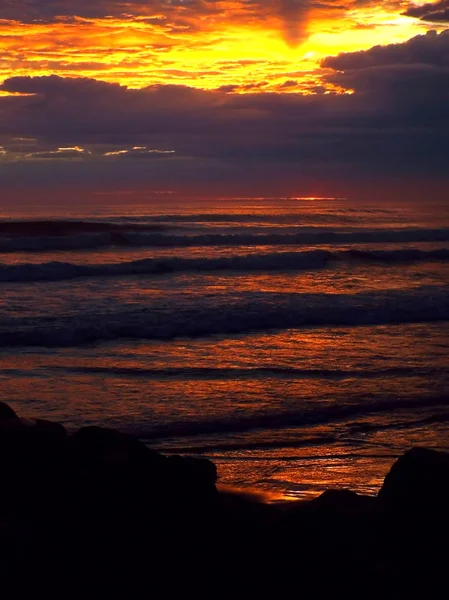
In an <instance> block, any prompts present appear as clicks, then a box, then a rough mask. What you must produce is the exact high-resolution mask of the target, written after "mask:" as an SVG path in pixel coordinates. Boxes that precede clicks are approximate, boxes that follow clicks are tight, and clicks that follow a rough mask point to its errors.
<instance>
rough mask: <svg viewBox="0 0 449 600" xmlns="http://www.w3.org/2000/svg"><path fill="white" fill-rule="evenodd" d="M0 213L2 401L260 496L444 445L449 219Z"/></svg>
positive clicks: (371, 475)
mask: <svg viewBox="0 0 449 600" xmlns="http://www.w3.org/2000/svg"><path fill="white" fill-rule="evenodd" d="M1 202H2V203H1V205H0V400H3V401H5V402H7V403H9V404H10V405H11V406H12V407H13V408H14V409H15V410H16V411H17V412H18V413H19V414H20V415H21V416H23V417H28V418H41V419H51V420H57V421H61V422H63V423H64V424H65V425H66V426H67V427H68V429H73V428H76V427H80V426H83V425H92V424H96V425H102V426H106V427H114V428H119V429H120V430H122V431H125V432H130V433H133V434H135V435H138V436H139V437H140V438H141V439H143V440H144V441H145V442H146V443H148V444H149V445H151V447H154V448H157V449H160V450H161V451H163V452H166V453H188V454H193V455H201V456H206V457H210V458H211V459H212V460H213V461H214V462H215V463H216V465H217V467H218V473H219V478H220V482H221V484H222V485H223V486H230V487H236V488H251V489H254V490H260V491H261V492H262V493H265V494H267V496H268V497H270V498H273V499H275V498H292V499H293V498H300V497H309V496H312V495H315V494H317V493H320V492H321V491H323V490H325V489H329V488H350V489H353V490H355V491H358V492H361V493H368V494H373V493H375V492H376V491H377V490H378V488H379V487H380V485H381V483H382V480H383V477H384V475H385V473H386V471H387V470H388V468H389V467H390V465H391V464H392V463H393V462H394V460H395V458H396V457H397V456H399V455H400V454H401V453H402V452H404V451H405V450H407V449H408V448H410V447H412V446H414V445H422V446H427V447H430V448H435V449H446V450H449V386H448V384H449V360H448V340H449V207H448V206H447V205H446V206H444V205H441V204H440V205H438V204H436V203H434V204H432V203H431V202H430V201H426V202H425V203H424V202H423V204H422V205H420V204H416V203H415V204H410V203H406V202H402V203H400V202H398V203H397V204H395V205H392V204H387V203H385V202H379V203H378V204H376V205H372V204H369V205H368V204H364V203H363V202H362V201H360V202H358V203H356V202H350V201H348V200H344V199H299V198H295V199H293V198H234V199H229V198H225V199H223V198H222V199H220V198H213V199H212V198H210V199H201V200H194V199H184V200H182V199H178V200H177V199H175V198H173V197H171V196H153V197H149V198H144V197H139V198H137V199H136V198H135V197H134V196H132V195H130V196H129V197H128V196H125V197H122V198H121V199H120V201H118V200H117V198H115V199H114V197H112V196H111V197H110V198H108V197H107V196H105V195H102V196H98V201H97V202H92V201H89V202H84V203H83V200H82V198H80V201H79V203H77V204H76V206H74V205H73V204H71V205H70V207H68V206H67V204H65V205H64V202H63V200H61V201H60V202H59V203H58V202H53V204H52V203H50V202H49V203H48V205H46V204H44V205H43V204H39V206H36V205H33V203H32V202H29V203H28V204H22V205H20V204H19V205H17V204H15V205H14V204H13V203H12V202H11V203H10V204H8V201H7V199H6V200H5V199H2V201H1Z"/></svg>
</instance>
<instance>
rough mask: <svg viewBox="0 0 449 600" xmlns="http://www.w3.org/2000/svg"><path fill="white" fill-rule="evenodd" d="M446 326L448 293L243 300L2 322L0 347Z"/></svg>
mask: <svg viewBox="0 0 449 600" xmlns="http://www.w3.org/2000/svg"><path fill="white" fill-rule="evenodd" d="M446 320H449V287H437V286H423V287H420V288H417V289H415V290H407V291H404V290H401V291H397V290H390V291H387V292H383V293H382V292H376V293H363V294H353V295H348V294H295V293H290V294H288V293H278V294H276V293H250V292H248V293H246V294H242V295H239V296H237V297H235V296H234V297H225V298H221V297H216V298H213V299H211V298H209V297H206V298H202V299H199V298H197V297H195V298H194V299H189V297H188V296H187V297H186V298H185V301H183V303H182V304H179V302H176V301H175V302H174V303H170V302H164V303H161V304H159V305H158V304H154V305H151V307H149V308H146V307H144V306H139V307H138V308H136V307H135V306H133V305H129V306H123V305H122V306H120V305H119V306H117V307H115V308H114V307H111V308H110V309H108V310H107V311H101V310H100V309H98V310H93V309H92V310H91V311H86V310H85V311H83V312H77V313H75V314H69V315H64V316H61V317H58V318H57V319H54V318H51V317H31V318H21V317H8V318H4V319H3V320H2V321H0V346H3V347H5V346H49V347H60V346H73V345H82V344H86V343H97V342H106V341H112V340H119V339H148V340H151V339H157V340H171V339H174V338H177V337H203V336H215V335H235V334H244V333H250V332H253V331H268V330H280V329H290V328H299V327H311V326H340V325H341V326H361V325H381V324H389V325H393V324H399V323H415V322H433V321H446Z"/></svg>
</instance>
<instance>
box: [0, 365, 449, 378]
mask: <svg viewBox="0 0 449 600" xmlns="http://www.w3.org/2000/svg"><path fill="white" fill-rule="evenodd" d="M53 369H55V368H53ZM56 370H58V371H64V372H69V373H75V374H79V375H102V376H108V375H109V376H111V377H131V378H133V379H134V378H137V377H143V378H145V379H146V378H148V379H178V378H181V379H183V380H192V379H193V380H195V379H212V380H214V379H223V378H225V379H227V380H228V379H254V378H257V377H270V376H271V377H276V378H281V379H336V380H338V379H348V378H350V379H355V378H357V379H359V378H360V379H371V378H378V377H380V378H382V377H407V376H415V377H416V376H419V375H425V376H429V375H438V374H441V369H437V368H432V367H429V368H413V367H393V368H390V369H375V370H374V369H373V370H368V369H360V370H350V369H348V370H345V369H297V368H294V367H254V368H237V367H229V368H225V367H223V368H214V367H182V368H177V367H173V368H170V367H167V368H160V369H151V368H144V367H142V368H139V367H89V366H83V367H56ZM6 373H7V374H8V373H13V374H14V373H15V371H14V370H7V371H6ZM22 373H23V371H21V370H18V374H19V375H21V374H22ZM1 374H2V370H1V369H0V375H1ZM448 375H449V371H448Z"/></svg>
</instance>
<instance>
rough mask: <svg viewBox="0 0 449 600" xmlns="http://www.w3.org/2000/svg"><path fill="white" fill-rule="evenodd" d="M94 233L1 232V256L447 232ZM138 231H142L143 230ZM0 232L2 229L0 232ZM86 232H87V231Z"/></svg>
mask: <svg viewBox="0 0 449 600" xmlns="http://www.w3.org/2000/svg"><path fill="white" fill-rule="evenodd" d="M108 226H109V227H111V229H110V230H108V229H107V227H106V225H105V227H104V229H100V230H99V231H100V232H99V233H97V231H98V229H97V230H94V231H96V232H95V233H90V232H89V233H84V230H82V231H83V233H80V234H76V235H74V234H73V232H72V231H71V230H67V232H66V233H65V234H58V235H54V234H51V235H50V234H48V232H47V234H46V230H42V232H41V233H42V235H41V234H39V235H34V234H33V235H31V234H25V235H17V234H16V233H15V234H14V235H10V234H7V235H5V232H3V234H2V235H1V237H0V252H44V251H51V250H79V249H95V248H108V247H111V248H113V247H179V248H187V247H201V246H234V247H235V246H298V245H320V244H321V245H322V244H326V245H327V244H329V245H332V244H334V245H340V244H382V243H383V244H388V243H420V242H447V241H449V229H448V228H437V229H427V228H404V229H383V228H379V229H355V230H350V231H335V230H334V229H330V228H322V227H315V228H311V227H297V228H296V231H294V232H293V233H292V232H290V233H285V232H278V233H239V234H234V233H217V232H215V233H214V232H211V233H204V234H199V235H198V234H195V235H185V234H184V235H182V234H181V235H176V234H168V233H157V232H154V231H153V230H154V227H155V226H154V225H151V226H142V227H136V229H133V227H131V226H130V225H123V226H122V225H120V226H117V227H114V226H113V225H112V224H111V225H108ZM142 229H143V230H144V232H142ZM0 231H1V228H0ZM89 231H90V230H89Z"/></svg>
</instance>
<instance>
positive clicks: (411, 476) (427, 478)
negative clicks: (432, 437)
mask: <svg viewBox="0 0 449 600" xmlns="http://www.w3.org/2000/svg"><path fill="white" fill-rule="evenodd" d="M378 501H379V504H380V505H381V506H382V508H383V509H384V510H387V511H390V512H400V513H402V514H403V513H404V512H416V513H422V514H424V513H427V514H428V515H429V516H431V513H433V514H434V516H435V511H436V512H437V513H438V512H441V511H442V512H443V513H445V514H446V516H448V515H449V454H448V453H446V452H437V451H436V450H429V449H427V448H413V449H412V450H409V451H408V452H406V453H405V454H404V455H403V456H401V457H400V458H399V459H398V460H397V461H396V462H395V463H394V465H393V466H392V467H391V470H390V472H389V473H388V475H387V476H386V477H385V481H384V484H383V486H382V488H381V490H380V492H379V495H378ZM429 511H430V513H429Z"/></svg>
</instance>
